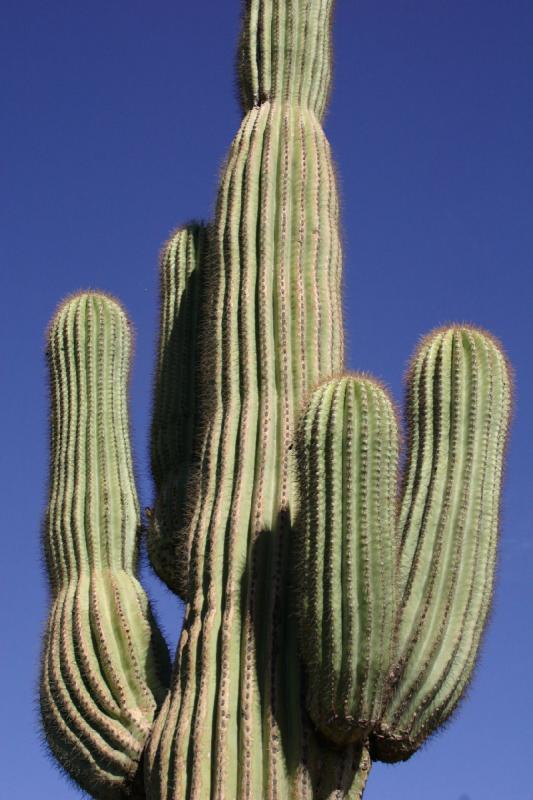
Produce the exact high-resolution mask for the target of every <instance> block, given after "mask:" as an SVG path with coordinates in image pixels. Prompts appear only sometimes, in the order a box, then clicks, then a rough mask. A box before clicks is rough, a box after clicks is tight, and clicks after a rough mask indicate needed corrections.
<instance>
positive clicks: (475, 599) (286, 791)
mask: <svg viewBox="0 0 533 800" xmlns="http://www.w3.org/2000/svg"><path fill="white" fill-rule="evenodd" d="M332 10H333V0H246V5H245V13H244V17H243V28H242V37H241V42H240V49H239V85H240V90H241V98H242V105H243V112H244V113H243V120H242V123H241V126H240V129H239V131H238V133H237V136H236V138H235V140H234V142H233V144H232V147H231V150H230V154H229V156H228V159H227V163H226V166H225V169H224V171H223V175H222V180H221V186H220V190H219V195H218V201H217V206H216V216H215V219H214V221H213V223H212V224H210V225H209V226H204V225H202V224H199V223H191V224H190V225H187V226H185V227H183V228H180V229H179V230H178V231H177V232H176V233H175V234H174V235H173V237H172V238H171V239H170V241H169V243H168V244H167V246H166V247H165V249H164V252H163V255H162V259H161V328H160V340H159V354H158V360H157V369H156V390H155V398H154V412H153V422H152V453H151V455H152V468H153V476H154V483H155V489H156V498H155V503H154V508H153V509H152V510H151V511H150V513H149V515H148V516H149V519H148V551H149V555H150V558H151V560H152V564H153V566H154V569H155V570H156V572H157V573H158V574H159V575H160V577H161V578H162V579H163V580H164V581H165V582H166V583H167V584H168V586H170V587H171V588H172V589H173V590H174V591H175V592H176V593H177V594H178V595H179V596H180V597H182V598H183V600H184V601H185V603H186V606H185V617H184V623H183V629H182V632H181V637H180V641H179V645H178V650H177V654H176V663H175V664H174V669H173V673H172V678H171V680H170V679H169V677H168V672H167V669H166V663H167V662H166V651H165V648H164V645H163V643H162V640H161V637H160V635H159V633H158V630H157V627H156V626H155V623H154V620H153V618H152V615H151V613H150V609H149V605H148V602H147V599H146V597H145V595H144V593H143V591H142V589H141V588H140V586H139V584H138V582H137V579H136V577H135V573H134V569H135V553H136V549H137V535H138V529H139V517H138V508H137V499H136V495H135V488H134V484H133V478H132V470H131V456H130V450H129V442H128V438H127V434H128V422H127V408H126V400H125V391H126V378H127V364H128V356H129V347H130V344H129V332H128V324H127V321H126V318H125V315H124V312H123V311H122V309H121V308H120V306H119V305H117V303H116V302H115V301H113V300H111V299H109V298H107V297H105V296H103V295H100V294H98V293H86V294H81V295H78V296H75V297H74V298H72V299H70V300H69V301H67V302H66V303H65V304H64V305H63V306H62V308H61V309H60V310H59V312H58V313H57V314H56V316H55V318H54V320H53V322H52V325H51V328H50V344H49V363H50V368H51V387H52V462H51V464H52V473H51V481H50V502H49V509H48V514H47V518H46V526H45V546H46V555H47V564H48V570H49V574H50V578H51V585H52V601H53V602H52V608H51V613H50V620H49V625H48V628H47V634H46V642H45V648H44V654H43V667H42V682H41V705H42V713H43V722H44V728H45V732H46V734H47V737H48V740H49V742H50V746H51V749H52V751H53V752H54V754H55V755H56V757H57V758H58V760H59V761H60V763H61V764H62V766H63V767H64V768H65V769H66V770H67V771H69V772H70V774H71V775H72V776H73V777H74V778H75V779H76V780H77V781H78V782H79V784H80V785H81V786H82V787H83V788H85V789H86V790H88V791H89V792H91V793H92V795H93V796H94V797H95V798H106V799H107V798H110V799H114V798H117V799H118V798H125V797H128V796H134V797H138V798H143V797H144V798H146V799H147V800H193V799H194V800H208V799H212V800H215V799H216V800H234V799H235V798H242V800H244V799H245V798H246V800H259V799H260V798H265V800H266V798H269V799H270V800H289V798H293V799H294V800H296V799H297V800H328V799H329V800H333V798H351V800H356V798H360V797H361V796H362V794H363V791H364V787H365V783H366V780H367V776H368V772H369V769H370V764H371V759H374V760H385V761H397V760H402V759H405V758H408V757H409V756H410V755H411V754H412V753H413V752H414V751H415V750H416V749H417V748H418V747H419V746H420V745H421V744H422V742H423V741H424V740H425V739H426V738H427V737H428V736H429V735H430V734H431V733H432V732H433V731H434V730H435V729H436V728H437V727H438V726H439V725H441V724H442V723H443V722H444V721H445V720H446V719H447V718H448V717H449V715H450V714H451V713H452V711H453V710H454V708H455V706H456V705H457V703H458V702H459V700H460V698H461V696H462V695H463V693H464V690H465V687H466V685H467V683H468V681H469V679H470V676H471V673H472V669H473V665H474V662H475V658H476V653H477V650H478V647H479V642H480V638H481V635H482V632H483V628H484V624H485V621H486V617H487V611H488V607H489V604H490V597H491V588H492V582H493V574H494V561H495V548H496V540H497V528H498V507H499V496H500V483H501V471H502V460H503V451H504V446H505V438H506V432H507V427H508V421H509V407H510V381H509V374H508V368H507V365H506V362H505V359H504V357H503V355H502V353H501V350H500V348H499V346H498V345H497V343H495V341H494V339H493V338H492V337H491V336H489V335H488V334H486V333H483V332H482V331H479V330H476V329H474V328H469V327H467V326H450V327H449V328H447V329H444V330H439V331H435V332H434V333H432V334H430V335H429V337H427V338H426V339H425V340H424V341H423V342H422V344H421V346H420V347H419V349H418V351H417V352H416V354H415V356H414V358H413V362H412V367H411V370H410V372H409V378H408V403H407V420H408V424H409V442H408V448H409V451H408V457H407V459H406V467H405V474H404V477H403V481H402V484H401V485H402V489H401V502H400V504H398V503H397V496H398V486H397V476H398V460H399V456H398V449H399V434H398V421H397V415H396V412H395V410H394V406H393V403H392V401H391V400H390V398H389V397H388V394H387V392H386V390H385V389H384V388H383V387H382V386H381V385H379V384H378V383H377V382H376V381H374V380H373V379H371V378H369V377H368V376H363V375H358V374H346V375H345V374H343V369H344V355H343V325H342V313H341V306H342V304H341V265H342V257H341V246H340V240H339V232H338V213H339V212H338V199H337V191H336V183H335V174H334V170H333V166H332V161H331V156H330V150H329V145H328V143H327V141H326V138H325V136H324V133H323V131H322V128H321V124H320V121H321V119H322V116H323V113H324V110H325V105H326V101H327V96H328V93H329V85H330V73H331V43H330V29H331V16H332Z"/></svg>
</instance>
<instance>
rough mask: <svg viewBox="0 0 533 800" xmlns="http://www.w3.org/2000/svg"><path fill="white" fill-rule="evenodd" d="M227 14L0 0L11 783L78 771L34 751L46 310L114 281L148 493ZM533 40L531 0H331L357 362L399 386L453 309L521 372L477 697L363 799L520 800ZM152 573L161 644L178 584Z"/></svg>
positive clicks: (210, 174) (213, 170) (216, 105)
mask: <svg viewBox="0 0 533 800" xmlns="http://www.w3.org/2000/svg"><path fill="white" fill-rule="evenodd" d="M238 21H239V0H223V2H220V0H217V1H215V0H196V2H193V3H189V2H185V0H173V2H170V0H155V1H154V2H151V3H148V2H139V0H129V1H128V2H125V1H124V0H107V2H103V0H93V2H92V3H81V2H79V0H71V2H64V1H63V2H59V1H58V0H47V2H37V0H4V2H3V11H2V15H1V19H0V36H1V42H0V59H1V74H2V77H3V79H2V84H3V85H2V95H3V99H2V107H3V112H4V114H3V123H2V126H1V130H0V137H1V146H0V158H1V162H2V167H1V170H2V190H1V191H2V196H1V211H0V213H1V231H2V233H1V239H0V258H1V263H2V272H1V281H2V293H1V300H2V313H1V317H0V325H1V336H2V359H1V369H2V391H1V393H0V404H1V420H2V438H1V442H2V447H1V454H2V486H3V489H4V494H3V501H2V505H1V515H2V527H1V530H2V532H3V537H4V543H3V547H2V554H3V557H2V559H1V562H0V570H1V576H0V587H1V591H2V595H3V596H2V602H1V603H0V617H1V625H2V637H1V641H2V658H1V661H0V669H1V671H2V676H1V686H2V687H3V691H2V702H3V711H2V719H3V724H2V726H1V734H0V736H1V738H2V744H1V750H0V751H1V753H2V763H3V767H2V788H1V789H0V795H1V796H2V797H6V798H8V797H9V798H13V800H15V799H16V800H19V799H21V800H26V799H27V798H54V800H63V798H65V799H66V798H71V797H75V796H76V791H75V790H74V789H73V788H72V787H71V786H69V785H68V784H67V783H66V782H65V780H64V779H63V778H62V777H61V776H60V775H59V773H58V772H57V771H56V770H55V769H54V768H53V767H52V765H51V763H50V762H49V761H47V760H46V758H45V756H44V751H43V749H42V747H41V746H40V743H39V735H38V721H37V712H36V705H35V699H36V684H37V674H38V660H39V649H40V644H39V639H40V635H41V630H42V627H43V623H44V620H45V615H46V603H47V598H46V586H45V580H44V576H43V573H42V570H41V556H40V547H39V528H40V520H41V516H42V510H43V506H44V503H45V486H46V467H47V414H48V408H47V401H46V391H45V370H44V361H43V342H44V339H43V331H44V329H45V326H46V324H47V320H48V318H49V317H50V315H51V314H52V312H53V310H54V307H55V305H56V304H57V302H58V301H59V299H60V298H61V297H63V296H64V295H65V294H67V293H69V292H71V291H72V290H75V289H78V288H86V287H95V288H102V289H105V290H106V291H109V292H112V293H114V294H116V295H118V296H119V297H120V298H121V299H122V300H123V301H124V303H125V305H126V307H127V309H128V310H129V312H130V315H131V317H132V319H133V322H134V325H135V327H136V330H137V343H136V359H135V365H134V371H133V380H132V391H133V394H132V402H131V408H132V417H133V429H134V445H135V452H136V460H137V470H138V476H139V488H140V492H141V502H142V504H143V506H144V505H148V504H149V503H150V500H151V485H150V480H149V473H148V469H147V432H148V425H149V406H150V392H151V382H152V362H153V355H154V343H155V331H156V296H157V288H156V287H157V281H156V278H157V269H156V267H157V253H158V250H159V248H160V246H161V244H162V243H163V241H164V240H165V238H166V237H167V235H168V233H169V232H170V231H171V229H172V228H173V227H175V226H176V225H177V224H178V223H180V222H183V221H186V220H188V219H190V218H191V217H208V216H209V214H210V213H211V211H212V208H213V202H214V197H215V189H216V183H217V178H218V173H219V169H220V165H221V163H222V161H223V158H224V155H225V153H226V151H227V149H228V146H229V143H230V141H231V138H232V136H233V135H234V133H235V132H236V130H237V126H238V124H239V111H238V107H237V103H236V99H235V95H236V92H235V88H234V74H233V64H234V48H235V43H236V37H237V31H238ZM532 44H533V5H532V3H531V2H530V0H456V1H455V2H453V0H430V2H427V1H426V2H422V0H381V2H375V1H372V2H371V0H338V13H337V22H336V27H335V84H334V93H333V96H332V102H331V107H330V111H329V114H328V117H327V119H326V131H327V134H328V136H329V138H330V141H331V143H332V146H333V150H334V153H335V158H336V162H337V166H338V170H339V174H340V185H341V194H342V202H343V232H344V238H345V242H346V260H345V308H346V330H347V339H348V359H349V367H350V368H352V369H355V368H357V369H363V370H368V371H372V372H374V373H375V374H377V375H378V376H379V377H380V378H381V379H383V380H384V381H385V382H386V383H387V384H388V385H389V386H390V387H391V389H392V391H393V392H394V394H395V395H396V397H397V398H398V399H400V398H401V395H402V375H403V372H404V370H405V366H406V362H407V359H408V358H409V355H410V353H411V352H412V349H413V347H414V346H415V344H416V342H417V340H418V339H419V337H420V336H421V335H422V334H423V333H424V332H426V331H428V330H429V329H431V328H433V327H435V326H437V325H440V324H442V323H444V322H446V321H450V320H459V321H469V322H473V323H476V324H478V325H481V326H484V327H487V328H489V329H490V330H491V331H493V332H494V333H495V334H496V335H497V336H498V337H500V338H501V340H502V341H503V343H504V345H505V348H506V349H507V352H508V354H509V357H510V359H511V361H512V362H513V364H514V366H515V370H516V382H517V385H516V408H515V421H514V425H513V431H512V434H513V435H512V443H511V447H510V450H509V459H508V469H507V482H506V488H505V493H504V498H503V519H502V539H501V552H500V559H499V567H498V580H497V587H496V592H495V602H494V611H493V614H492V619H491V624H490V627H489V630H488V633H487V636H486V639H485V643H484V648H483V653H482V658H481V661H480V665H479V668H478V670H477V674H476V678H475V680H474V682H473V685H472V688H471V690H470V693H469V698H468V700H467V702H466V703H465V704H464V706H463V707H462V710H461V711H460V713H459V714H458V715H457V718H456V719H455V720H454V722H453V723H452V724H451V725H450V726H449V728H448V729H447V730H446V731H445V732H444V734H443V735H442V736H439V737H437V738H436V739H435V740H434V741H432V742H431V743H430V744H429V745H428V746H427V747H426V748H425V749H424V750H423V752H421V753H419V754H418V755H417V756H415V757H414V758H413V759H412V760H411V761H410V762H408V763H407V764H405V765H400V766H397V767H388V768H387V767H384V766H382V765H377V766H376V767H375V769H374V771H373V773H372V776H371V779H370V781H369V786H368V791H367V793H366V795H365V800H367V798H368V800H428V798H431V799H432V800H502V799H503V798H505V800H507V799H509V800H533V772H532V764H533V739H532V737H531V721H532V720H533V689H532V678H531V676H532V675H533V644H532V630H533V628H532V624H531V619H532V616H533V603H532V599H533V536H532V534H533V530H532V528H533V524H532V514H531V510H530V509H531V497H532V495H533V413H532V408H533V380H532V378H533V370H532V358H531V353H532V343H533V336H532V333H533V323H532V313H531V309H532V306H533V261H532V259H533V246H532V245H533V241H532V240H533V233H532V231H533V229H532V224H531V221H532V218H533V202H532V197H533V180H532V177H533V176H532V159H531V152H532V148H531V142H533V115H532V109H533V97H532V94H533V91H532V86H533V82H532V78H533V63H532V56H531V53H532ZM145 572H148V571H147V570H145ZM146 583H147V584H148V586H149V587H150V589H151V591H152V594H153V596H154V597H155V598H156V601H157V604H158V608H159V613H160V617H161V619H162V622H163V626H164V628H165V630H166V631H167V633H168V638H169V640H170V641H171V642H172V644H173V646H174V645H175V642H176V639H177V635H178V630H179V619H180V612H179V609H178V605H177V603H176V602H175V600H174V598H173V597H172V596H171V595H170V594H169V593H168V592H165V591H164V590H163V589H162V588H159V587H157V582H156V580H155V579H154V578H153V577H150V575H148V576H147V580H146Z"/></svg>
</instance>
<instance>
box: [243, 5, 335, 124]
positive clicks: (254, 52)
mask: <svg viewBox="0 0 533 800" xmlns="http://www.w3.org/2000/svg"><path fill="white" fill-rule="evenodd" d="M334 4H335V0H311V2H309V0H246V7H245V14H244V20H243V26H242V35H241V46H240V48H239V63H238V71H239V88H240V94H241V102H242V108H243V111H244V113H245V114H246V113H247V112H248V111H249V110H250V109H251V108H252V107H254V106H259V105H261V104H262V103H264V102H266V101H271V102H272V101H281V102H283V103H290V104H292V105H296V106H299V107H301V108H308V109H309V110H311V111H314V113H315V114H316V116H317V118H318V119H321V118H322V117H323V115H324V112H325V110H326V106H327V101H328V97H329V91H330V86H331V36H330V30H329V27H330V26H331V20H332V10H333V6H334Z"/></svg>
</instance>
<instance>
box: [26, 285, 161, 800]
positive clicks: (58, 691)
mask: <svg viewBox="0 0 533 800" xmlns="http://www.w3.org/2000/svg"><path fill="white" fill-rule="evenodd" d="M130 351H131V335H130V331H129V325H128V320H127V319H126V315H125V314H124V312H123V310H122V309H121V307H120V306H119V305H118V304H117V302H116V301H114V300H112V299H110V298H108V297H105V296H104V295H101V294H95V293H89V294H80V295H77V296H75V297H72V298H71V299H69V300H68V301H66V302H65V303H64V304H63V306H62V307H61V308H60V309H59V311H58V312H57V314H56V315H55V317H54V319H53V321H52V323H51V326H50V331H49V345H48V362H49V366H50V390H51V403H52V417H51V418H52V428H51V447H52V456H51V477H50V492H49V505H48V510H47V515H46V521H45V531H44V544H45V553H46V563H47V566H48V574H49V577H50V584H51V590H52V608H51V611H50V617H49V621H48V627H47V631H46V642H45V647H44V652H43V661H42V679H41V708H42V717H43V723H44V729H45V733H46V736H47V739H48V743H49V745H50V747H51V749H52V752H53V753H54V755H55V756H56V757H57V759H58V760H59V762H60V764H61V765H62V766H63V767H64V769H65V770H67V771H68V772H69V773H70V774H71V775H72V776H73V777H74V778H75V779H76V780H77V781H78V783H79V784H80V786H81V787H82V788H83V789H85V790H86V791H88V792H90V793H91V794H92V796H93V797H96V798H105V799H107V798H110V799H111V798H119V797H122V796H123V792H125V791H127V790H129V789H130V788H131V786H132V784H133V782H134V780H135V778H136V775H137V772H138V769H139V764H140V761H141V756H142V752H143V747H144V743H145V741H146V738H147V736H148V734H149V732H150V728H151V725H152V722H153V719H154V716H155V713H156V710H157V707H158V705H160V703H161V701H162V699H163V697H164V693H165V688H166V685H167V683H168V672H169V668H168V666H169V665H168V653H167V649H166V646H165V644H164V642H163V639H162V637H161V634H160V633H159V631H158V629H157V626H156V624H155V622H154V619H153V617H152V614H151V611H150V607H149V605H148V600H147V598H146V595H145V593H144V591H143V589H142V587H141V586H140V584H139V582H138V581H137V579H136V576H135V570H136V562H137V555H138V552H137V551H138V534H139V525H140V519H139V507H138V502H137V494H136V491H135V482H134V477H133V467H132V460H131V451H130V442H129V430H128V409H127V399H126V388H127V380H128V372H129V360H130ZM141 796H142V795H141Z"/></svg>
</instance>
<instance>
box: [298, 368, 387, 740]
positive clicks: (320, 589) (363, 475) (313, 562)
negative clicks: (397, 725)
mask: <svg viewBox="0 0 533 800" xmlns="http://www.w3.org/2000/svg"><path fill="white" fill-rule="evenodd" d="M296 440H297V456H298V465H299V471H298V474H299V479H300V480H299V484H300V496H301V506H302V519H301V521H300V524H298V525H297V527H296V532H295V537H294V547H293V550H294V560H293V568H294V571H295V574H294V583H295V599H296V607H297V616H298V622H299V633H300V650H301V653H302V658H303V661H304V663H305V666H306V673H307V687H308V692H307V706H308V710H309V713H310V715H311V718H312V719H313V721H314V723H315V725H316V726H317V727H318V728H319V729H320V730H321V731H322V732H323V734H324V735H325V736H326V737H327V738H328V739H330V740H332V741H334V742H337V743H338V744H345V743H347V742H350V741H365V740H366V738H367V737H368V735H369V733H370V732H371V731H372V730H373V728H374V727H375V726H376V724H377V723H378V722H379V720H380V718H381V714H382V711H383V707H384V701H385V691H386V686H387V680H388V677H389V671H390V667H391V664H392V663H393V659H394V655H395V653H394V623H395V616H396V600H397V597H396V555H397V540H396V534H395V515H396V480H397V469H398V430H397V421H396V415H395V411H394V408H393V405H392V403H391V401H390V399H389V397H388V395H387V393H386V392H385V391H384V389H383V388H382V387H381V386H380V385H379V384H377V383H376V382H375V381H373V380H371V379H369V378H367V377H364V376H345V377H342V378H338V379H333V380H330V381H327V382H326V383H324V384H322V385H321V386H320V387H319V388H318V389H317V390H316V391H315V392H314V393H313V394H312V396H311V399H310V401H309V404H308V405H307V406H306V408H305V409H304V411H303V412H302V417H301V420H300V425H299V428H298V433H297V439H296Z"/></svg>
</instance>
